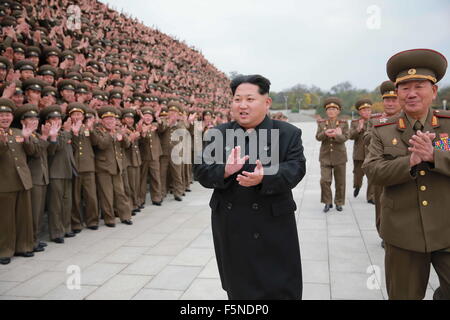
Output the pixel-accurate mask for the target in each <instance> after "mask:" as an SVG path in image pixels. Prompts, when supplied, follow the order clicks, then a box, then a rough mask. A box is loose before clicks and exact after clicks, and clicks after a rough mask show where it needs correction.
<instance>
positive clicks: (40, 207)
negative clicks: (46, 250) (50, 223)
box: [31, 185, 47, 247]
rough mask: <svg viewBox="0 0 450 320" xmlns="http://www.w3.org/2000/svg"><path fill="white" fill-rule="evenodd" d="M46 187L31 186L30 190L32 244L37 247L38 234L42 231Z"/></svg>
mask: <svg viewBox="0 0 450 320" xmlns="http://www.w3.org/2000/svg"><path fill="white" fill-rule="evenodd" d="M46 195H47V186H40V185H33V188H32V189H31V207H32V212H33V243H34V247H37V246H38V245H39V242H40V241H39V234H40V233H41V230H42V219H43V217H44V211H45V199H46Z"/></svg>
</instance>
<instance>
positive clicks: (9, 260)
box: [0, 258, 11, 265]
mask: <svg viewBox="0 0 450 320" xmlns="http://www.w3.org/2000/svg"><path fill="white" fill-rule="evenodd" d="M10 262H11V258H0V264H3V265H5V264H9V263H10Z"/></svg>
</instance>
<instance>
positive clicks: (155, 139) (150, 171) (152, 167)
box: [139, 125, 163, 205]
mask: <svg viewBox="0 0 450 320" xmlns="http://www.w3.org/2000/svg"><path fill="white" fill-rule="evenodd" d="M162 128H163V127H162V125H159V126H158V128H157V130H156V131H149V132H148V133H147V134H146V135H145V136H144V137H142V138H141V139H140V140H139V147H140V151H141V158H142V166H141V181H140V187H139V204H140V205H143V204H145V198H146V195H147V185H148V178H150V179H149V180H150V196H151V199H152V201H153V202H161V201H162V198H163V189H162V183H161V177H162V174H161V166H160V165H161V164H160V159H161V155H162V148H161V140H160V138H159V134H158V132H159V130H161V129H162Z"/></svg>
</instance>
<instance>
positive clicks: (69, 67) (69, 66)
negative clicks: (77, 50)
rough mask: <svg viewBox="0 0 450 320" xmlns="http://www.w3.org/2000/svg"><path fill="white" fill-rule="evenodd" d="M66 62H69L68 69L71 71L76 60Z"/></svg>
mask: <svg viewBox="0 0 450 320" xmlns="http://www.w3.org/2000/svg"><path fill="white" fill-rule="evenodd" d="M64 61H67V62H66V63H67V68H68V69H71V68H72V67H73V66H74V65H75V60H73V59H66V60H64Z"/></svg>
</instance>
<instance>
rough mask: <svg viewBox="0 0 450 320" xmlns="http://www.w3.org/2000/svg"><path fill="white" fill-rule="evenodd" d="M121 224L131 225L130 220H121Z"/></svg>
mask: <svg viewBox="0 0 450 320" xmlns="http://www.w3.org/2000/svg"><path fill="white" fill-rule="evenodd" d="M122 223H123V224H127V225H129V226H131V225H132V224H133V221H131V220H123V221H122Z"/></svg>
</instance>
